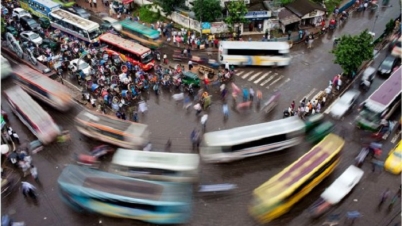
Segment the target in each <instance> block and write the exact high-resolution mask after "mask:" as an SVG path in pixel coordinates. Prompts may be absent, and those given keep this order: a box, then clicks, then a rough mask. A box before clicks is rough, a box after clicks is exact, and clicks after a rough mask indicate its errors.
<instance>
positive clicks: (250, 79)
mask: <svg viewBox="0 0 402 226" xmlns="http://www.w3.org/2000/svg"><path fill="white" fill-rule="evenodd" d="M261 73H262V71H260V72H258V73H255V74H254V75H253V76H251V77H250V78H249V79H248V81H253V80H254V79H255V78H256V77H257V76H259V75H260V74H261Z"/></svg>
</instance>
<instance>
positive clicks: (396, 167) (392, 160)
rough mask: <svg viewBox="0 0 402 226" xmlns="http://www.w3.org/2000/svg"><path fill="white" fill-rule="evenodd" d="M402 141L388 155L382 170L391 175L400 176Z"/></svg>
mask: <svg viewBox="0 0 402 226" xmlns="http://www.w3.org/2000/svg"><path fill="white" fill-rule="evenodd" d="M401 162H402V141H399V143H398V144H397V145H396V146H395V148H394V149H392V150H391V151H390V152H389V153H388V158H387V159H386V160H385V163H384V168H385V170H386V171H388V172H391V173H393V174H400V173H401V171H402V164H401Z"/></svg>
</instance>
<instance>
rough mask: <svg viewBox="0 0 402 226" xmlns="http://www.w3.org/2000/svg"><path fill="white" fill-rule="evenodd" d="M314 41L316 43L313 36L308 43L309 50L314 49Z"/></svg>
mask: <svg viewBox="0 0 402 226" xmlns="http://www.w3.org/2000/svg"><path fill="white" fill-rule="evenodd" d="M313 41H314V39H313V36H311V35H310V36H309V39H308V41H307V43H308V46H307V49H311V47H313Z"/></svg>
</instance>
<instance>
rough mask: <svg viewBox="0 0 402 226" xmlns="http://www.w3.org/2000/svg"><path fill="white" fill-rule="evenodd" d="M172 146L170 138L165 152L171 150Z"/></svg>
mask: <svg viewBox="0 0 402 226" xmlns="http://www.w3.org/2000/svg"><path fill="white" fill-rule="evenodd" d="M171 146H172V141H171V140H170V138H169V139H168V141H167V142H166V145H165V152H170V147H171Z"/></svg>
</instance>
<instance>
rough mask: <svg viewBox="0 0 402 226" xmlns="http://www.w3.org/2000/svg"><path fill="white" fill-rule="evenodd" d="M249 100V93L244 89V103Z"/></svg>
mask: <svg viewBox="0 0 402 226" xmlns="http://www.w3.org/2000/svg"><path fill="white" fill-rule="evenodd" d="M248 98H249V92H248V90H247V88H243V102H247V101H248Z"/></svg>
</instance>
